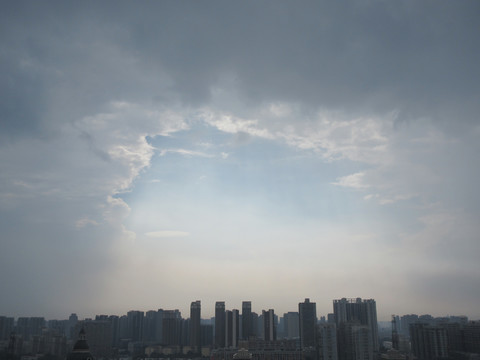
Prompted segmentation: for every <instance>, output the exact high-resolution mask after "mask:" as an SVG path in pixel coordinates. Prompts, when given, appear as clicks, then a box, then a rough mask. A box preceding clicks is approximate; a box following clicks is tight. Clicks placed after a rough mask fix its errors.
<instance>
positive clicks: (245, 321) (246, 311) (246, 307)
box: [242, 301, 254, 340]
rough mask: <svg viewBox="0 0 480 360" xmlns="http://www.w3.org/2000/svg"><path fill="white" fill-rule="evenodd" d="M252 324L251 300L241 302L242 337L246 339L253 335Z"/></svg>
mask: <svg viewBox="0 0 480 360" xmlns="http://www.w3.org/2000/svg"><path fill="white" fill-rule="evenodd" d="M253 335H254V334H253V326H252V302H251V301H243V302H242V339H243V340H248V339H249V338H250V336H253Z"/></svg>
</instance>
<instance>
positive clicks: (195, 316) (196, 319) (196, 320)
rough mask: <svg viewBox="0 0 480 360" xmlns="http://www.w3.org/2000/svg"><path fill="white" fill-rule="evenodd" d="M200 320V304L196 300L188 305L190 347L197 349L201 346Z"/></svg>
mask: <svg viewBox="0 0 480 360" xmlns="http://www.w3.org/2000/svg"><path fill="white" fill-rule="evenodd" d="M200 318H201V303H200V300H197V301H194V302H192V304H191V305H190V346H196V347H198V348H199V347H200V346H201V344H202V336H201V325H200Z"/></svg>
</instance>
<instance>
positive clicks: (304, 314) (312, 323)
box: [298, 298, 317, 349]
mask: <svg viewBox="0 0 480 360" xmlns="http://www.w3.org/2000/svg"><path fill="white" fill-rule="evenodd" d="M298 315H299V321H300V325H299V329H300V344H301V347H302V349H303V348H306V347H314V346H315V339H316V335H315V332H316V326H317V304H316V303H314V302H310V299H308V298H307V299H305V302H303V303H299V304H298Z"/></svg>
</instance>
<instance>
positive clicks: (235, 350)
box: [0, 298, 480, 360]
mask: <svg viewBox="0 0 480 360" xmlns="http://www.w3.org/2000/svg"><path fill="white" fill-rule="evenodd" d="M201 310H202V304H201V302H200V301H199V300H197V301H194V302H192V303H191V306H190V317H189V318H186V319H185V318H183V317H182V315H181V313H180V311H179V310H178V309H175V310H164V309H158V310H151V311H147V312H143V311H129V312H128V313H127V314H126V315H123V316H116V315H97V316H96V317H95V318H94V319H84V320H81V321H80V320H79V319H78V318H77V316H76V315H75V314H72V315H71V316H70V318H69V319H68V320H49V321H46V320H45V319H44V318H40V317H30V318H18V319H17V321H14V319H13V318H9V317H4V316H0V352H1V350H2V349H4V351H3V352H1V354H3V356H4V357H5V358H6V359H9V360H14V359H19V360H20V359H21V360H35V359H39V358H41V357H42V355H48V356H49V357H50V358H49V359H48V360H55V359H56V360H63V359H69V360H92V359H93V358H95V359H97V360H98V359H122V360H127V359H138V358H142V359H145V360H153V359H159V358H188V359H193V358H210V360H234V359H236V360H239V359H248V360H377V359H381V358H383V359H385V360H404V359H407V358H409V359H410V358H411V359H414V358H417V359H419V360H438V359H444V358H447V357H452V356H453V357H454V358H455V360H477V359H478V360H480V355H479V354H480V349H479V346H480V329H479V323H478V322H468V319H467V318H466V317H457V318H453V317H450V318H448V319H447V318H442V319H443V321H440V320H439V319H433V318H432V317H428V316H420V317H419V316H416V315H405V316H402V317H401V318H400V317H393V320H392V332H391V337H390V338H387V339H381V335H379V331H378V321H377V309H376V302H375V300H373V299H361V298H354V299H346V298H343V299H338V300H334V301H333V312H332V313H330V314H328V315H326V316H320V318H318V317H317V311H316V303H315V302H311V301H310V299H305V300H304V301H303V302H300V303H299V304H298V311H291V312H287V313H284V314H283V316H280V317H279V316H278V315H277V314H275V311H274V310H273V309H266V310H262V312H261V313H256V312H254V311H252V303H251V302H250V301H244V302H242V308H241V310H239V309H227V308H226V306H225V302H224V301H217V302H216V303H215V316H214V317H212V318H210V319H202V317H201ZM447 320H448V321H447ZM381 340H391V341H390V344H391V346H390V350H389V351H386V350H387V349H385V348H383V346H381ZM87 343H88V346H87ZM69 354H70V355H69ZM82 354H83V355H82ZM475 354H477V355H475ZM87 355H88V357H89V358H88V359H87V358H82V356H87ZM0 360H2V359H1V358H0ZM42 360H46V359H42Z"/></svg>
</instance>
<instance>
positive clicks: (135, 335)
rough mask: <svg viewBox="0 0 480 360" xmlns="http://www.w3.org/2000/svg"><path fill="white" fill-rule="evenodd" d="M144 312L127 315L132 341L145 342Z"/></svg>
mask: <svg viewBox="0 0 480 360" xmlns="http://www.w3.org/2000/svg"><path fill="white" fill-rule="evenodd" d="M143 317H144V313H143V311H134V310H132V311H129V312H128V313H127V332H128V337H129V338H130V339H131V340H132V341H142V340H143Z"/></svg>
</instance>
